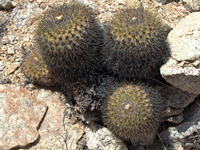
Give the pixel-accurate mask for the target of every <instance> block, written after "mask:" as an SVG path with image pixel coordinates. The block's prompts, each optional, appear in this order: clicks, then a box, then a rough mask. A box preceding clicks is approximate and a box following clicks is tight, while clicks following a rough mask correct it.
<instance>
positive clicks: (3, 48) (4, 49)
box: [1, 45, 7, 53]
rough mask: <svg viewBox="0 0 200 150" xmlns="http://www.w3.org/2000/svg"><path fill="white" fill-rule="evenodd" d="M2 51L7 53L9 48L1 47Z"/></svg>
mask: <svg viewBox="0 0 200 150" xmlns="http://www.w3.org/2000/svg"><path fill="white" fill-rule="evenodd" d="M1 50H2V51H3V52H4V53H5V51H6V50H7V46H5V45H3V46H2V47H1Z"/></svg>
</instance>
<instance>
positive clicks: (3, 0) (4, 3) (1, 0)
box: [0, 0, 12, 9]
mask: <svg viewBox="0 0 200 150" xmlns="http://www.w3.org/2000/svg"><path fill="white" fill-rule="evenodd" d="M0 8H4V9H10V8H12V3H11V1H10V0H0Z"/></svg>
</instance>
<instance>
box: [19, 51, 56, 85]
mask: <svg viewBox="0 0 200 150" xmlns="http://www.w3.org/2000/svg"><path fill="white" fill-rule="evenodd" d="M22 72H23V73H24V74H25V76H26V77H27V78H28V79H30V80H31V81H32V82H34V83H37V84H41V85H45V86H51V85H54V84H55V82H56V79H55V76H54V75H53V74H52V73H51V72H50V69H49V68H48V66H47V64H46V63H45V62H44V60H43V59H42V57H41V56H40V55H39V53H38V51H37V49H36V48H34V49H33V50H32V51H31V52H30V53H28V54H27V55H26V56H25V58H24V62H23V64H22Z"/></svg>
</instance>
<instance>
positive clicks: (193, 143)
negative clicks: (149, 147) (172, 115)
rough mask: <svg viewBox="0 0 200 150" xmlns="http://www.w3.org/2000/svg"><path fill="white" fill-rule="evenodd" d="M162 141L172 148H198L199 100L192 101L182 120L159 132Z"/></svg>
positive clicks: (199, 129) (199, 144)
mask: <svg viewBox="0 0 200 150" xmlns="http://www.w3.org/2000/svg"><path fill="white" fill-rule="evenodd" d="M159 135H160V137H161V139H162V140H163V142H164V143H166V144H169V145H171V146H172V147H173V148H174V149H178V147H183V149H200V136H199V135H200V100H197V101H195V102H193V103H192V104H191V105H190V106H189V108H188V109H187V111H186V114H185V116H184V121H183V123H181V124H180V125H178V126H176V127H169V128H168V129H167V130H165V131H162V132H161V133H160V134H159Z"/></svg>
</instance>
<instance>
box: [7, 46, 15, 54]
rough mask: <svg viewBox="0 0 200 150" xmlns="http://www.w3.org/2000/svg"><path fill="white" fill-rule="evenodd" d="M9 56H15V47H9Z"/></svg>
mask: <svg viewBox="0 0 200 150" xmlns="http://www.w3.org/2000/svg"><path fill="white" fill-rule="evenodd" d="M7 54H8V55H13V54H15V50H14V47H13V46H11V47H8V49H7Z"/></svg>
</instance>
